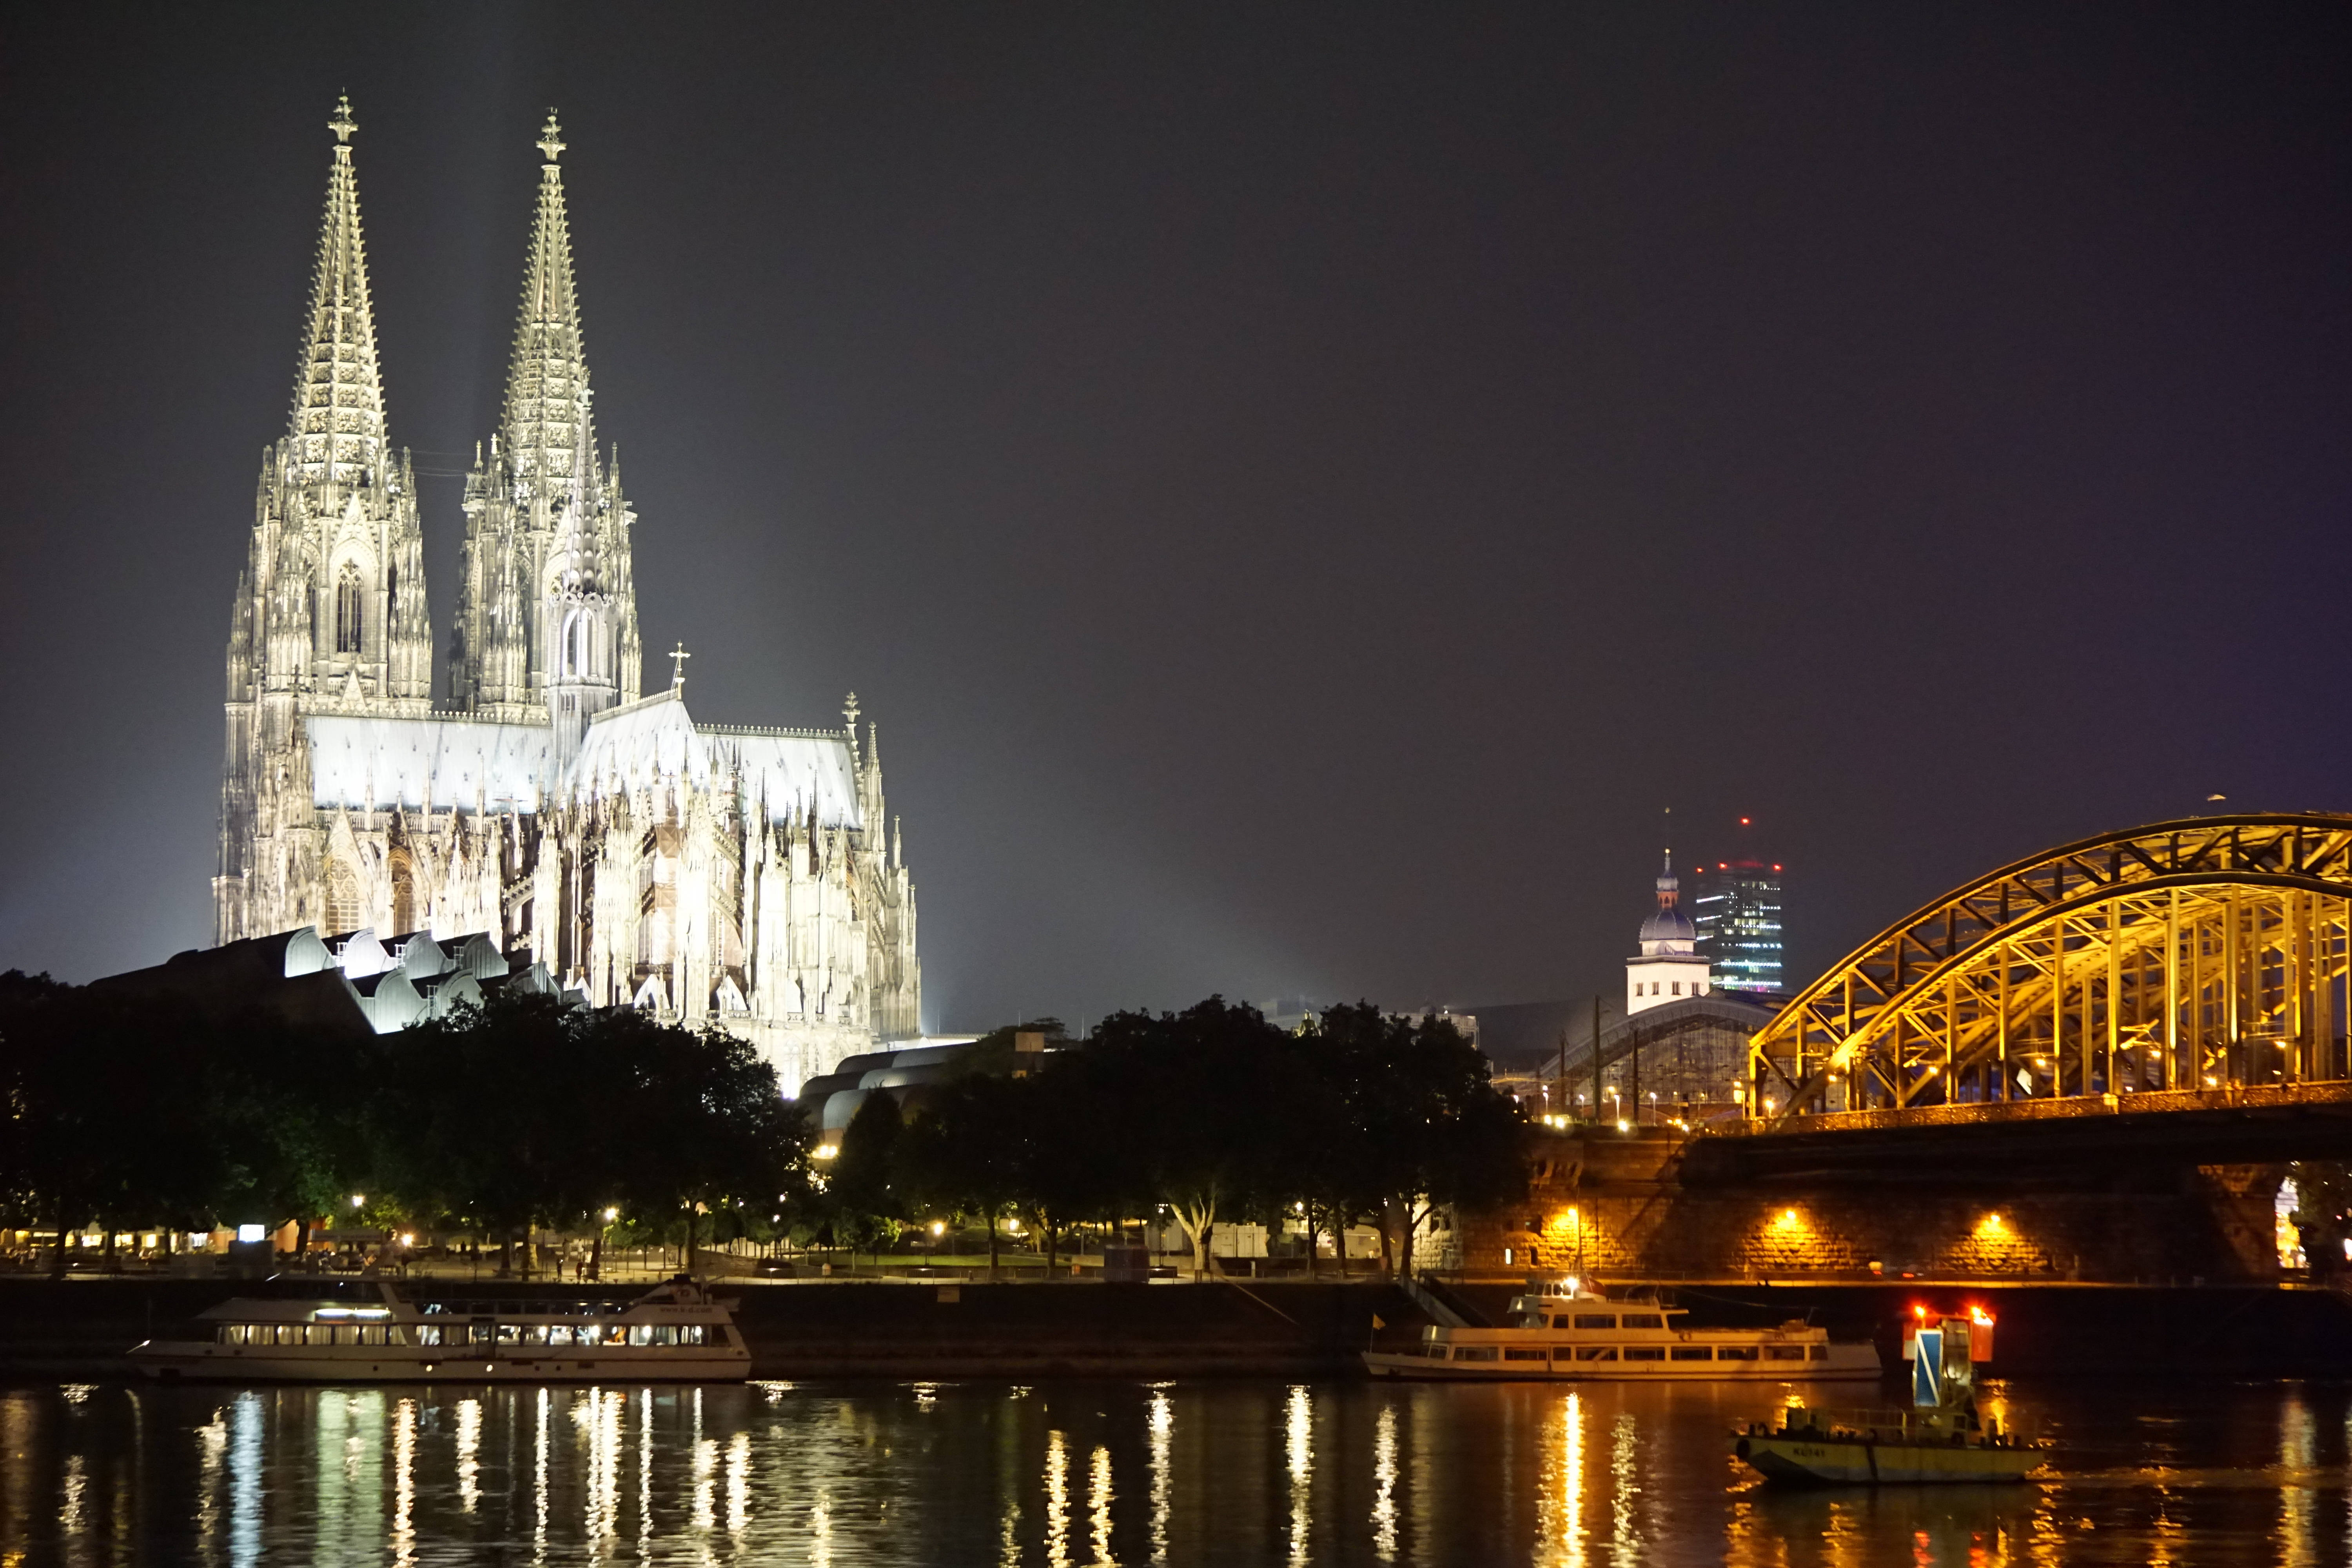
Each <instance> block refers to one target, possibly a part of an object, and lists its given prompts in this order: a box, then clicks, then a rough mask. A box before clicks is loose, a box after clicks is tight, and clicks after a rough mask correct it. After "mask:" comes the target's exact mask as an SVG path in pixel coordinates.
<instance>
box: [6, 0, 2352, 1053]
mask: <svg viewBox="0 0 2352 1568" xmlns="http://www.w3.org/2000/svg"><path fill="white" fill-rule="evenodd" d="M2345 16H2346V14H2345V13H2344V12H2343V11H2342V9H2341V8H2340V7H2333V8H2326V9H2320V8H2314V9H2312V10H2309V11H2284V10H2280V11H2272V10H2263V9H2261V8H2258V7H2252V6H2210V7H2206V8H2203V9H2201V10H2200V11H2196V12H2185V11H2184V12H2166V11H2163V10H2159V9H2157V8H2154V7H2149V6H2069V7H2054V6H2029V7H2016V8H2005V7H1992V6H1969V7H1944V8H1941V14H1940V15H1938V14H1933V13H1931V10H1930V8H1928V7H1918V6H1886V5H1857V6H1853V7H1851V8H1846V9H1809V8H1790V7H1781V6H1773V7H1757V6H1727V7H1723V8H1719V9H1709V8H1703V7H1685V6H1673V7H1666V6H1626V5H1613V6H1607V7H1600V8H1591V9H1580V8H1571V7H1566V6H1557V5H1547V6H1543V7H1539V8H1535V9H1529V10H1524V11H1519V10H1507V9H1478V8H1473V7H1466V6H1421V7H1416V8H1412V9H1408V10H1397V11H1389V10H1381V9H1376V8H1371V7H1366V6H1360V5H1325V6H1290V7H1273V6H1263V5H1258V6H1242V7H1234V8H1231V9H1223V10H1220V9H1215V8H1211V7H1208V6H1202V5H1185V6H1160V7H1142V6H1087V7H1080V6H1060V7H1055V6H1037V5H1024V6H1017V7H1003V8H995V9H983V8H976V7H971V6H959V7H953V8H946V9H939V10H928V9H922V8H917V7H911V6H890V7H871V6H834V7H825V8H822V9H809V10H797V11H782V12H779V11H778V10H776V9H774V8H770V7H758V8H740V9H729V8H724V7H719V6H694V7H670V8H667V9H662V10H656V9H654V8H643V7H640V8H633V9H629V10H625V11H612V10H599V9H596V8H593V7H582V6H564V7H561V8H559V9H554V10H548V11H536V12H534V11H529V10H521V9H499V8H492V7H474V6H463V7H448V8H445V9H439V10H435V9H431V8H425V7H410V6H398V7H395V6H383V5H378V6H337V7H302V8H298V9H289V10H285V11H268V10H264V9H261V8H258V7H202V8H195V7H190V8H186V9H184V10H183V11H179V12H165V11H162V10H157V11H152V12H151V11H141V12H134V13H125V14H118V15H115V16H113V17H112V19H109V14H108V13H106V12H103V11H92V12H87V13H84V12H76V11H71V10H69V9H68V8H65V7H51V8H46V10H37V9H36V8H34V7H28V6H27V7H17V8H16V9H14V10H13V11H12V13H11V14H10V16H9V19H8V20H7V21H6V22H5V24H0V137H5V142H0V204H5V205H0V322H5V326H0V331H5V342H0V364H5V370H0V378H5V379H0V398H5V404H0V668H6V669H7V670H8V671H9V672H10V674H11V676H12V678H13V679H11V681H10V689H11V690H12V692H13V695H12V696H11V697H9V698H8V699H6V724H5V736H6V742H5V775H4V776H5V792H6V793H5V797H0V801H4V802H5V812H0V966H7V965H21V966H23V967H26V968H29V969H40V968H47V969H49V970H52V971H54V972H56V973H59V974H61V975H64V976H67V977H70V978H77V979H79V978H87V977H89V976H91V975H94V974H98V973H106V972H110V971H111V970H116V969H121V968H127V967H131V966H133V965H137V964H142V963H152V962H155V961H157V960H160V959H161V958H163V956H164V955H166V954H167V953H169V952H172V951H173V950H175V949H178V948H181V947H185V946H190V945H194V944H196V943H198V942H203V941H205V940H208V939H209V934H210V932H209V926H210V913H209V911H210V901H209V891H208V884H207V879H208V878H209V876H210V875H211V872H212V869H213V861H214V854H215V813H216V809H217V797H218V789H219V782H218V781H219V772H218V770H219V758H220V751H221V743H222V742H221V716H220V706H219V705H220V702H221V699H222V650H223V647H224V642H225V639H226V634H227V629H228V617H229V605H230V596H231V591H232V589H233V587H234V585H235V583H236V573H237V568H238V565H239V563H240V561H241V560H242V557H243V553H244V550H245V543H246V538H247V531H248V529H249V528H250V526H251V523H252V521H253V513H252V497H253V489H254V480H255V475H256V473H257V469H258V467H259V460H260V454H261V450H262V447H263V446H264V445H265V444H266V443H268V442H269V441H270V440H272V439H274V438H275V437H277V436H278V435H279V434H281V433H282V431H283V429H284V424H285V414H286V408H287V402H288V396H289V391H290V388H291V386H292V376H293V371H294V351H295V347H296V342H297V335H298V328H299V323H300V318H301V314H302V308H303V303H304V298H305V291H306V287H307V283H308V278H309V270H310V260H311V256H312V251H313V247H314V245H315V241H316V226H317V224H318V220H319V212H320V202H321V199H322V195H323V191H324V187H325V181H326V174H327V167H328V162H329V153H328V149H329V146H330V144H331V138H330V137H329V134H328V132H327V131H326V128H325V121H326V120H327V118H328V115H329V113H330V111H331V109H332V106H333V103H334V98H335V94H336V92H337V91H338V90H340V89H348V90H349V91H350V93H351V95H352V103H353V107H354V109H355V110H356V112H357V116H358V119H359V122H360V127H361V129H360V132H359V135H358V137H357V140H356V145H357V162H358V165H359V174H360V192H361V200H362V210H363V212H364V215H365V218H366V223H367V229H368V241H369V259H370V264H371V267H372V268H373V284H374V296H375V302H376V308H377V321H378V329H379V332H380V335H381V342H382V349H383V373H384V380H385V388H386V394H387V397H388V399H389V402H390V405H391V415H392V429H393V436H394V440H395V441H396V442H399V443H403V444H406V445H408V446H411V447H414V448H415V450H416V452H417V454H418V458H419V461H420V464H422V465H424V466H426V467H428V468H435V469H438V470H440V471H441V472H442V473H444V474H447V473H451V472H453V471H454V470H456V469H457V468H458V467H459V466H460V465H459V463H458V461H457V457H458V455H459V454H465V455H466V456H467V457H468V458H470V454H471V453H472V450H473V445H474V443H475V442H476V441H477V440H478V439H481V438H482V437H484V436H486V435H487V433H488V430H489V428H490V426H491V425H492V422H493V420H494V418H495V416H496V413H497V405H498V399H499V393H500V390H501V387H502V384H503V379H504V371H505V359H506V350H507V346H508V343H509V338H510V335H511V332H512V330H513V315H514V310H515V303H516V299H517V290H518V288H519V285H520V274H521V265H522V249H523V241H524V237H525V233H526V229H527V226H528V221H529V216H530V210H529V202H530V192H531V190H532V188H533V186H534V184H535V182H536V179H537V162H538V154H537V153H536V152H535V151H534V149H533V148H532V146H531V143H532V142H533V141H534V140H535V136H536V131H537V127H538V125H539V122H540V121H541V117H542V116H543V115H544V114H545V112H546V110H547V107H548V106H549V105H550V104H551V103H552V104H555V105H558V106H560V108H561V110H562V117H563V123H564V129H565V133H566V136H567V138H568V139H569V141H570V142H571V151H570V152H569V153H566V154H565V159H564V162H565V165H566V170H567V173H566V180H567V184H568V187H569V190H570V193H571V200H572V235H573V241H574V246H575V252H576V258H577V264H578V275H579V281H580V288H581V297H582V300H583V310H584V312H585V319H586V323H587V331H588V345H589V361H590V367H591V373H592V375H593V379H594V382H595V385H596V388H597V392H598V398H597V405H598V423H599V428H600V433H601V434H602V435H604V437H608V438H613V439H617V440H618V441H619V442H620V444H621V447H622V452H623V458H624V463H625V470H626V476H627V482H628V486H629V491H630V494H631V496H632V498H633V500H634V501H635V505H636V507H637V509H638V513H639V523H638V528H637V533H636V574H637V592H638V603H639V609H640V614H641V616H642V620H643V626H644V632H645V641H646V647H648V648H649V649H651V648H667V647H669V646H670V644H671V643H672V642H673V641H674V640H676V639H677V638H681V637H682V638H684V639H685V640H686V642H687V643H688V646H689V647H692V648H693V650H694V653H695V658H694V661H693V664H692V667H691V676H690V679H689V683H688V700H689V704H690V706H691V707H692V709H693V710H694V711H695V713H696V714H697V715H698V716H699V717H702V718H705V719H713V720H723V721H738V722H765V723H782V724H819V723H826V722H834V721H837V718H836V716H837V714H838V711H839V709H840V704H841V698H842V694H843V693H844V692H845V691H846V690H848V689H851V688H853V687H854V688H856V690H857V692H858V694H859V697H860V699H861V700H863V702H864V703H865V706H866V710H867V712H868V713H869V714H870V715H872V716H874V717H876V718H877V719H878V720H879V721H880V722H881V725H882V745H883V755H884V759H885V763H886V767H887V778H888V785H889V790H890V799H891V805H892V807H893V809H894V810H896V811H898V812H900V813H902V814H903V816H904V817H905V820H906V824H907V843H908V857H909V859H910V860H911V862H912V864H913V866H914V868H915V875H916V879H917V882H918V886H919V893H920V899H921V910H922V957H923V962H924V969H925V981H926V997H925V1000H926V1009H925V1011H926V1014H927V1015H928V1021H929V1023H931V1024H932V1025H933V1026H947V1027H961V1028H971V1027H981V1026H987V1025H990V1024H992V1023H995V1022H1000V1021H1003V1019H1005V1018H1007V1017H1009V1016H1012V1015H1013V1013H1014V1012H1015V1011H1016V1010H1018V1011H1025V1012H1029V1013H1037V1012H1045V1011H1053V1012H1057V1013H1060V1014H1063V1015H1065V1016H1070V1017H1072V1018H1073V1019H1074V1020H1075V1019H1076V1018H1077V1017H1080V1016H1092V1015H1097V1014H1100V1013H1101V1012H1103V1011H1105V1010H1106V1009H1108V1008H1110V1007H1114V1006H1118V1005H1135V1004H1149V1005H1181V1004H1182V1003H1184V1002H1187V1001H1190V1000H1192V999H1195V998H1197V997H1199V996H1200V995H1202V994H1206V993H1208V992H1211V991H1223V992H1224V993H1226V994H1230V995H1243V996H1250V997H1255V998H1265V997H1267V996H1271V995H1274V994H1277V993H1295V992H1305V993H1308V994H1314V995H1318V996H1321V997H1325V998H1341V997H1348V998H1352V997H1354V996H1357V995H1360V994H1362V995H1369V996H1370V997H1372V998H1374V999H1376V1000H1381V1001H1384V1002H1389V1003H1391V1004H1397V1005H1402V1004H1407V1003H1420V1002H1424V1001H1430V1000H1444V1001H1452V1002H1455V1003H1475V1002H1482V1001H1484V1002H1499V1001H1507V1000H1532V999H1538V998H1544V997H1552V996H1562V995H1570V994H1579V993H1582V992H1587V991H1590V990H1591V989H1593V988H1595V987H1605V988H1607V989H1610V990H1611V991H1612V992H1613V991H1615V990H1617V989H1618V988H1619V986H1620V985H1621V984H1622V978H1621V974H1620V970H1619V966H1620V964H1621V963H1622V957H1623V955H1624V953H1625V952H1627V951H1628V949H1629V946H1630V943H1631V940H1632V937H1633V928H1634V926H1635V924H1636V922H1638V921H1639V920H1640V919H1641V918H1642V916H1643V912H1644V909H1645V906H1646V904H1647V901H1648V880H1649V878H1650V876H1651V875H1652V874H1653V867H1654V858H1655V855H1656V852H1657V846H1658V843H1659V837H1660V829H1659V826H1658V814H1659V811H1660V808H1662V807H1664V806H1667V805H1671V806H1673V807H1674V810H1675V822H1676V823H1677V824H1678V825H1681V826H1678V828H1677V830H1676V840H1675V842H1676V847H1677V848H1678V850H1680V851H1682V852H1683V853H1682V856H1681V858H1684V859H1685V862H1686V863H1687V862H1689V861H1691V860H1694V859H1695V858H1697V857H1698V856H1702V855H1709V856H1711V855H1714V854H1717V853H1720V852H1721V851H1722V850H1723V848H1724V847H1725V846H1726V844H1727V837H1728V835H1727V829H1728V826H1729V824H1730V823H1731V822H1732V821H1733V819H1734V818H1736V817H1737V816H1738V815H1740V814H1742V813H1747V814H1751V815H1752V816H1754V817H1755V819H1756V823H1757V827H1756V830H1755V831H1756V832H1757V834H1758V835H1759V845H1760V846H1761V847H1763V849H1764V850H1765V852H1766V853H1767V854H1768V855H1769V857H1770V858H1776V859H1780V860H1781V861H1783V862H1784V863H1786V864H1787V866H1788V868H1789V871H1788V891H1787V903H1788V910H1789V920H1790V947H1791V959H1792V970H1793V976H1792V977H1796V978H1801V977H1804V976H1806V975H1809V974H1810V973H1812V972H1814V971H1816V970H1818V969H1819V968H1821V967H1822V966H1823V965H1825V964H1827V963H1830V962H1831V961H1832V960H1833V959H1834V958H1835V957H1836V956H1837V955H1838V953H1839V952H1843V950H1844V949H1845V948H1847V947H1848V946H1850V945H1852V944H1853V942H1857V941H1859V940H1861V939H1862V938H1864V937H1865V936H1867V935H1868V934H1869V933H1870V932H1871V931H1874V930H1875V929H1876V928H1878V927H1879V926H1881V925H1883V924H1885V923H1886V922H1887V921H1890V920H1892V919H1894V918H1895V916H1897V915H1899V914H1900V913H1902V912H1903V911H1904V910H1906V909H1908V908H1909V907H1911V906H1913V905H1915V904H1917V903H1920V902H1923V901H1925V900H1927V899H1929V898H1931V897H1933V896H1935V895H1936V894H1937V893H1939V892H1940V891H1942V890H1943V889H1946V888H1947V887H1948V886H1950V885H1951V884H1953V883H1955V882H1958V881H1959V880H1961V879H1965V878H1967V877H1969V876H1970V875H1973V874H1975V873H1977V872H1979V871H1980V870H1984V869H1987V868H1990V867H1992V866H1993V865H1996V864H1998V863H2000V862H2002V861H2005V860H2008V859H2011V858H2016V857H2019V856H2021V855H2025V854H2028V853H2031V852H2032V851H2034V850H2036V849H2039V848H2041V847H2045V846H2048V845H2051V844H2054V843H2057V842H2060V841H2062V840H2064V839H2067V838H2070V837H2077V836H2081V835H2084V834H2088V833H2093V832H2097V831H2100V830H2103V829H2105V828H2109V827H2116V826H2126V825H2129V824H2132V823H2135V822H2140V821H2146V820H2150V819H2155V818H2158V817H2162V816H2172V815H2179V814H2185V813H2189V812H2192V811H2196V810H2200V809H2202V804H2201V803H2202V802H2203V801H2204V800H2205V797H2206V796H2207V795H2209V794H2210V793H2212V792H2216V791H2220V792H2225V793H2227V794H2228V795H2229V796H2230V799H2231V804H2232V805H2251V806H2258V807H2318V808H2327V809H2345V808H2352V739H2347V731H2346V720H2347V699H2346V689H2347V673H2352V614H2347V611H2352V576H2347V566H2352V544H2347V534H2346V529H2345V521H2346V516H2347V502H2352V450H2347V429H2352V425H2348V424H2347V415H2352V406H2348V405H2352V396H2347V393H2352V384H2347V376H2348V375H2352V309H2347V305H2352V296H2347V280H2348V279H2352V223H2348V222H2347V215H2352V201H2347V197H2352V161H2347V155H2348V154H2352V118H2347V107H2352V102H2348V101H2347V100H2352V58H2347V28H2346V25H2345ZM457 495H458V481H457V479H454V478H436V479H431V480H429V481H428V482H427V487H426V489H425V509H426V510H425V530H426V537H427V542H428V552H429V560H430V563H431V564H432V566H433V568H434V576H433V582H432V593H433V595H434V597H433V609H434V613H435V616H436V623H435V624H436V635H437V636H438V637H440V639H441V640H442V641H443V642H444V643H445V645H446V630H447V626H448V616H449V612H450V609H451V606H452V603H453V597H454V591H453V590H454V584H453V578H452V571H453V569H454V563H455V558H456V548H457V540H458V537H459V534H460V531H461V518H460V516H459V513H458V511H457ZM666 674H667V663H666V661H665V662H662V663H659V664H657V665H656V667H655V668H654V670H653V671H652V672H651V679H653V680H654V681H656V682H657V681H659V680H660V679H664V678H665V677H666Z"/></svg>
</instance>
